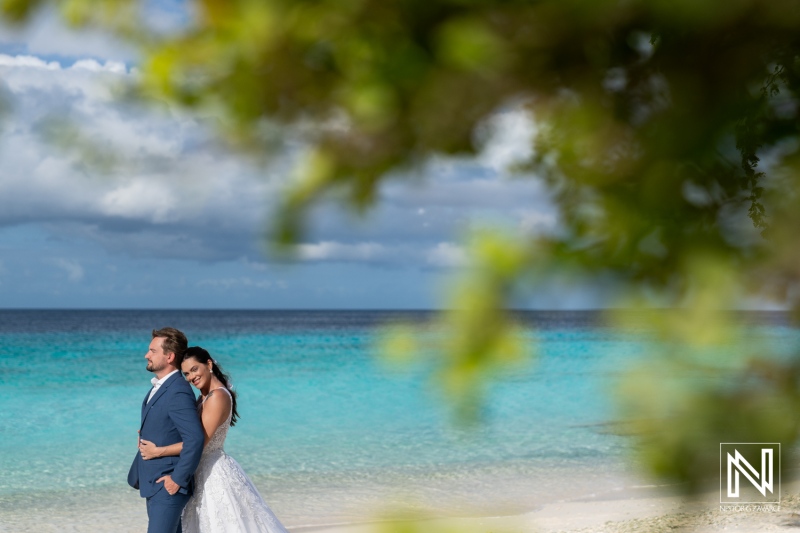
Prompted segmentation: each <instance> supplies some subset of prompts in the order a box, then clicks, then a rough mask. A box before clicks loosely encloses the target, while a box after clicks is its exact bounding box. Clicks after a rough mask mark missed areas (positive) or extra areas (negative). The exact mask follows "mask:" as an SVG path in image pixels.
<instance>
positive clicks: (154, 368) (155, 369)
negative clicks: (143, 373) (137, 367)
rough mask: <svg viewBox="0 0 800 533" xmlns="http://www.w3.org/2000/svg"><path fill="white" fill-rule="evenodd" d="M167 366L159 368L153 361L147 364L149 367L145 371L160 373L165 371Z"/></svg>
mask: <svg viewBox="0 0 800 533" xmlns="http://www.w3.org/2000/svg"><path fill="white" fill-rule="evenodd" d="M165 366H166V365H165ZM165 366H162V367H157V366H156V365H155V363H153V362H152V361H150V362H148V363H147V366H146V367H145V369H146V370H147V371H149V372H160V371H161V370H164V368H165Z"/></svg>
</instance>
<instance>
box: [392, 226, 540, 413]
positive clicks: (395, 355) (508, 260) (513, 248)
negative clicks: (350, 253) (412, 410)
mask: <svg viewBox="0 0 800 533" xmlns="http://www.w3.org/2000/svg"><path fill="white" fill-rule="evenodd" d="M470 249H471V250H472V260H473V261H472V264H471V265H469V267H468V268H467V269H466V271H465V272H464V273H463V274H462V276H461V277H459V278H457V279H456V281H455V282H454V284H453V287H452V288H451V296H450V297H449V298H448V299H447V301H448V302H450V304H451V306H452V307H451V309H450V310H448V311H445V312H443V313H441V316H440V317H439V318H438V320H437V321H436V322H435V323H433V324H432V325H428V327H427V328H423V327H421V326H420V325H419V324H395V325H393V326H390V327H388V328H386V329H385V331H384V334H383V336H382V338H381V339H380V343H379V345H378V350H379V353H382V354H383V355H384V357H385V358H386V359H387V360H389V361H392V362H394V363H401V364H402V363H407V362H409V361H410V360H411V359H412V358H413V357H414V356H417V357H419V356H425V357H426V358H427V359H433V361H434V362H435V364H436V365H435V367H436V371H435V374H434V377H435V382H436V384H437V385H439V386H440V388H442V389H443V390H444V392H445V394H446V396H447V398H448V399H449V400H450V401H451V402H452V403H453V405H454V406H455V413H456V420H457V421H458V422H460V423H463V424H472V423H475V422H479V421H480V420H481V407H482V406H483V404H484V400H485V396H486V394H487V392H488V391H487V386H488V382H489V381H490V380H491V379H492V378H495V377H500V376H503V375H507V374H509V373H511V372H514V371H516V370H519V369H520V368H521V367H523V366H524V365H526V364H529V362H530V360H531V358H532V354H533V341H532V339H531V338H530V337H529V336H527V335H525V331H524V329H523V327H522V326H521V325H518V324H516V323H515V321H514V319H513V316H511V314H510V312H509V311H508V310H507V308H508V307H509V302H510V300H511V299H512V298H513V297H514V295H515V292H516V290H515V289H517V287H516V286H515V284H514V281H515V280H516V279H518V278H519V277H520V275H521V272H522V271H523V270H524V269H525V268H526V266H527V265H528V264H529V262H530V258H529V254H530V252H529V243H528V242H526V241H524V240H519V239H517V240H515V239H512V238H510V237H509V236H508V235H506V234H504V233H500V232H497V231H489V230H483V231H480V232H476V233H475V234H474V235H473V236H472V239H471V241H470Z"/></svg>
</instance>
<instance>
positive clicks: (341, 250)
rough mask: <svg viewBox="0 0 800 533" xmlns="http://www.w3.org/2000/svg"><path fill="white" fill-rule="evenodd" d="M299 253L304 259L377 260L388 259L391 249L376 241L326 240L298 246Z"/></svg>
mask: <svg viewBox="0 0 800 533" xmlns="http://www.w3.org/2000/svg"><path fill="white" fill-rule="evenodd" d="M296 251H297V255H298V258H299V259H300V260H303V261H324V260H333V261H365V262H377V261H384V260H386V259H388V256H389V255H390V254H391V250H390V249H389V248H387V247H386V246H383V245H381V244H378V243H374V242H362V243H357V244H344V243H339V242H331V241H325V242H320V243H316V244H301V245H299V246H297V250H296Z"/></svg>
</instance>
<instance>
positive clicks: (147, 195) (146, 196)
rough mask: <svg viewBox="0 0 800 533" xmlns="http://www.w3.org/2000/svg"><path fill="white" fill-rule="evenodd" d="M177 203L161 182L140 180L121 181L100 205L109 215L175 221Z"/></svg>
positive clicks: (105, 195)
mask: <svg viewBox="0 0 800 533" xmlns="http://www.w3.org/2000/svg"><path fill="white" fill-rule="evenodd" d="M177 203H178V202H177V199H176V198H175V197H174V195H173V194H172V192H171V191H170V190H169V189H168V188H167V187H165V186H164V184H163V183H162V182H157V181H145V180H141V179H135V180H134V181H132V182H130V183H122V184H119V186H118V187H116V188H114V189H113V190H111V191H108V192H107V193H105V194H104V195H103V196H102V197H101V198H100V208H101V210H102V212H103V213H104V214H106V215H110V216H119V217H123V218H131V219H139V220H150V221H151V222H153V223H156V224H158V223H163V222H171V221H174V220H175V218H176V216H177V209H176V205H177Z"/></svg>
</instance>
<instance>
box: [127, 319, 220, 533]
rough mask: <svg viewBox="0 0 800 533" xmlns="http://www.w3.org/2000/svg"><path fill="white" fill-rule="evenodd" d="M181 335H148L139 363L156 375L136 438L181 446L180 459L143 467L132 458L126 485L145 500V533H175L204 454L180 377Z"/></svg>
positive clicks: (170, 330) (187, 392)
mask: <svg viewBox="0 0 800 533" xmlns="http://www.w3.org/2000/svg"><path fill="white" fill-rule="evenodd" d="M187 344H188V343H187V341H186V335H184V334H183V333H182V332H180V331H178V330H177V329H174V328H163V329H159V330H153V340H152V341H151V342H150V348H149V349H148V350H147V353H146V354H145V356H144V358H145V359H147V370H149V371H150V372H152V373H153V374H155V377H154V378H153V380H152V383H153V388H152V389H151V390H150V392H149V393H148V394H147V396H145V398H144V402H142V425H141V427H140V428H139V438H141V439H145V440H149V441H152V442H154V443H155V444H156V445H157V446H168V445H170V444H174V443H176V442H183V450H182V451H181V454H180V455H179V456H172V457H158V458H155V459H151V460H149V461H145V460H143V459H142V456H141V454H140V453H137V454H136V458H135V459H134V460H133V464H132V465H131V469H130V471H129V472H128V484H129V485H130V486H131V487H133V488H135V489H139V494H140V495H141V496H142V497H143V498H147V518H148V521H149V523H148V527H147V532H148V533H180V532H181V511H183V507H184V506H185V505H186V502H188V501H189V497H190V496H191V495H192V490H193V488H194V471H195V469H196V468H197V464H198V463H199V462H200V455H201V454H202V453H203V441H204V439H205V434H204V433H203V427H202V425H201V424H200V419H199V418H198V416H197V411H196V409H195V399H194V393H193V392H192V388H191V387H190V386H189V383H188V382H187V381H186V380H185V379H183V377H182V376H181V373H180V368H181V362H182V361H183V354H184V352H185V351H186V347H187Z"/></svg>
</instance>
